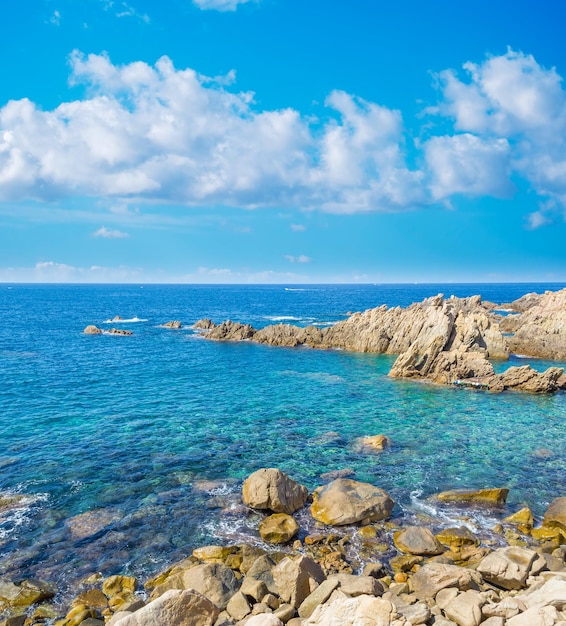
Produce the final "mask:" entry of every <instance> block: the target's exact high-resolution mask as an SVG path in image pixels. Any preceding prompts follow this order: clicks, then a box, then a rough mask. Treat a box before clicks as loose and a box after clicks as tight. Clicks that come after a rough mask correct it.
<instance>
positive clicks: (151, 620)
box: [115, 589, 220, 626]
mask: <svg viewBox="0 0 566 626" xmlns="http://www.w3.org/2000/svg"><path fill="white" fill-rule="evenodd" d="M219 613H220V611H219V610H218V608H217V607H216V606H215V605H214V604H213V603H212V602H211V601H210V600H208V599H207V598H205V597H204V596H202V595H201V594H200V593H198V592H196V591H194V590H192V589H189V590H179V589H171V590H170V591H167V592H166V593H164V594H163V595H162V596H160V597H159V598H157V599H156V600H154V601H153V602H150V603H149V604H147V605H146V606H144V607H143V608H141V609H139V610H137V611H135V612H134V613H131V614H130V615H126V616H125V617H123V618H122V619H120V620H118V621H117V622H116V623H115V626H164V624H167V626H213V625H214V623H215V622H216V619H217V618H218V615H219Z"/></svg>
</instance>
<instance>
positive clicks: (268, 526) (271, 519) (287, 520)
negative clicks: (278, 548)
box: [259, 513, 299, 543]
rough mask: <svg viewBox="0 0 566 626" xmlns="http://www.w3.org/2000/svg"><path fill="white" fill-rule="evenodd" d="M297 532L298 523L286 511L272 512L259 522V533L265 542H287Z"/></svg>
mask: <svg viewBox="0 0 566 626" xmlns="http://www.w3.org/2000/svg"><path fill="white" fill-rule="evenodd" d="M298 532H299V525H298V524H297V522H296V521H295V519H294V518H293V517H291V516H290V515H287V513H274V514H273V515H269V516H268V517H266V518H265V519H263V520H261V522H260V523H259V534H260V535H261V538H262V539H263V540H264V541H266V542H267V543H287V542H288V541H291V539H292V538H293V537H294V536H295V535H296V534H297V533H298Z"/></svg>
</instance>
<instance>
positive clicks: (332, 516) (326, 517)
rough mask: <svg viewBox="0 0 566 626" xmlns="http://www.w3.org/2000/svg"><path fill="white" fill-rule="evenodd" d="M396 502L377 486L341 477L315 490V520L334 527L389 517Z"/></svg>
mask: <svg viewBox="0 0 566 626" xmlns="http://www.w3.org/2000/svg"><path fill="white" fill-rule="evenodd" d="M394 505H395V502H394V501H393V499H392V498H391V496H390V495H389V494H388V493H387V492H386V491H384V490H383V489H379V488H378V487H374V486H373V485H370V484H368V483H361V482H358V481H356V480H351V479H350V478H338V479H336V480H334V481H332V482H331V483H329V484H328V485H325V486H324V487H319V488H318V489H316V490H315V491H314V493H313V504H312V506H311V514H312V516H313V517H314V519H316V520H318V521H319V522H322V523H323V524H329V525H334V526H345V525H346V524H356V523H358V522H363V523H369V522H376V521H378V520H383V519H387V518H388V517H389V516H390V515H391V511H392V510H393V506H394Z"/></svg>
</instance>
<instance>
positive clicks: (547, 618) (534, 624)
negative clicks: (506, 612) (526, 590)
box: [505, 606, 564, 626]
mask: <svg viewBox="0 0 566 626" xmlns="http://www.w3.org/2000/svg"><path fill="white" fill-rule="evenodd" d="M561 623H562V624H563V623H564V622H563V621H562V620H561V617H560V615H559V614H558V611H557V610H556V609H555V608H554V607H553V606H545V607H541V608H533V609H528V610H527V611H525V612H524V613H519V615H516V616H515V617H512V618H510V619H508V620H507V622H506V624H505V626H554V625H556V626H559V625H561Z"/></svg>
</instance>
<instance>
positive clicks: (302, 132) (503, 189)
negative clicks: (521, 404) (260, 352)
mask: <svg viewBox="0 0 566 626" xmlns="http://www.w3.org/2000/svg"><path fill="white" fill-rule="evenodd" d="M565 18H566V5H563V3H560V2H556V1H555V0H553V1H552V2H550V1H548V0H542V1H541V2H538V3H536V4H534V3H532V2H517V1H514V2H510V1H508V0H500V1H498V2H493V1H492V0H491V1H490V2H487V1H485V0H478V1H476V2H475V3H473V6H470V5H469V4H464V3H456V2H452V1H448V0H446V1H442V2H441V1H431V2H426V3H424V2H422V1H417V0H407V1H403V2H396V3H392V2H387V3H386V2H382V1H380V0H363V1H355V0H354V1H352V2H349V3H346V2H338V1H334V0H161V1H160V2H155V1H154V0H151V1H150V0H128V2H125V1H123V0H81V1H80V2H77V1H76V0H20V1H19V2H18V3H10V4H9V5H8V4H7V6H5V7H3V18H2V21H1V22H0V55H1V65H0V72H1V74H0V282H11V281H16V282H17V281H26V282H28V281H29V282H35V281H40V282H43V281H45V282H191V283H193V282H204V283H212V282H219V283H229V282H236V283H238V282H241V283H246V282H260V283H261V282H263V283H265V282H267V283H270V282H283V283H300V282H414V281H419V282H427V281H428V282H435V281H455V282H474V281H495V282H499V281H566V245H565V242H566V222H565V216H566V91H565V89H566V86H565V85H564V82H563V78H562V77H564V76H566V46H564V44H563V39H564V35H563V26H564V23H566V19H565Z"/></svg>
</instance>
